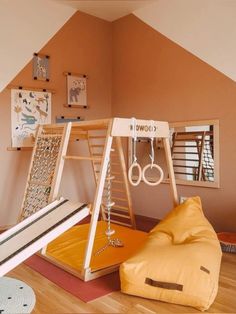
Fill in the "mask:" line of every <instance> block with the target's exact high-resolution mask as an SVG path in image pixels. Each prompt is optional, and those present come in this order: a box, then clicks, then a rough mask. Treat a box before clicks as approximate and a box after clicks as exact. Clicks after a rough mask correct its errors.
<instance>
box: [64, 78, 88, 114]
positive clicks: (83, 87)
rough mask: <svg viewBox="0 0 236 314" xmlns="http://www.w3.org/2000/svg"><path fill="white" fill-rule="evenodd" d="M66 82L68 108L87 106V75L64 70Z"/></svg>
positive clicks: (66, 105)
mask: <svg viewBox="0 0 236 314" xmlns="http://www.w3.org/2000/svg"><path fill="white" fill-rule="evenodd" d="M63 74H64V75H65V76H66V83H67V103H66V104H65V105H64V106H65V107H69V108H88V105H87V78H88V77H87V75H85V74H76V73H72V72H64V73H63Z"/></svg>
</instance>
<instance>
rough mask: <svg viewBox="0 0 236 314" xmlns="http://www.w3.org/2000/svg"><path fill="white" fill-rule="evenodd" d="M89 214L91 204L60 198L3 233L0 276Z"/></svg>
mask: <svg viewBox="0 0 236 314" xmlns="http://www.w3.org/2000/svg"><path fill="white" fill-rule="evenodd" d="M88 215H89V206H87V204H82V203H72V202H70V201H68V200H66V199H64V198H61V199H60V200H56V201H54V202H53V203H51V204H49V205H48V206H46V207H44V208H43V209H41V210H39V211H38V212H36V213H35V214H33V215H31V216H30V217H28V218H26V219H25V220H23V221H22V222H20V223H19V224H17V225H16V226H14V227H13V228H11V229H9V230H7V231H6V232H4V233H3V234H1V235H0V277H1V276H4V275H5V274H6V273H8V272H9V271H10V270H12V269H13V268H14V267H16V266H17V265H19V264H20V263H22V262H23V261H24V260H26V259H27V258H28V257H30V256H31V255H33V254H34V253H36V252H37V251H39V250H40V249H42V248H43V247H44V246H46V245H47V244H48V243H49V242H51V241H52V240H54V239H55V238H57V237H58V236H59V235H60V234H61V233H63V232H65V231H66V230H67V229H69V228H71V227H72V226H73V225H75V224H76V223H78V222H79V221H80V220H82V219H83V218H85V217H86V216H88Z"/></svg>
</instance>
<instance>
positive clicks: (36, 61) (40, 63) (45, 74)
mask: <svg viewBox="0 0 236 314" xmlns="http://www.w3.org/2000/svg"><path fill="white" fill-rule="evenodd" d="M33 78H34V80H40V81H47V82H48V81H49V56H47V55H42V54H38V53H34V57H33Z"/></svg>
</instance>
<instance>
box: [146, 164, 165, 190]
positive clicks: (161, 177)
mask: <svg viewBox="0 0 236 314" xmlns="http://www.w3.org/2000/svg"><path fill="white" fill-rule="evenodd" d="M149 168H151V169H152V168H156V169H157V170H158V171H159V172H160V178H159V180H157V181H156V182H150V181H148V180H147V179H146V177H145V173H146V171H147V169H149ZM163 178H164V173H163V170H162V169H161V167H160V166H158V165H157V164H153V165H152V164H148V165H146V166H145V167H144V168H143V171H142V179H143V181H144V182H145V183H146V184H147V185H151V186H156V185H158V184H160V183H161V181H162V180H163Z"/></svg>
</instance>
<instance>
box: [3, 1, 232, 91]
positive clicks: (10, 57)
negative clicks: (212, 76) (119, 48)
mask: <svg viewBox="0 0 236 314" xmlns="http://www.w3.org/2000/svg"><path fill="white" fill-rule="evenodd" d="M78 9H79V10H81V11H83V12H86V13H89V14H92V15H95V16H97V17H100V18H103V19H106V20H108V21H113V20H115V19H117V18H120V17H122V16H124V15H126V14H129V13H132V12H133V13H134V14H135V15H136V16H137V17H138V18H140V19H141V20H143V21H144V22H145V23H147V24H148V25H150V26H151V27H153V28H154V29H156V30H157V31H159V32H160V33H162V34H163V35H165V36H166V37H168V38H169V39H171V40H173V41H174V42H176V43H177V44H179V45H180V46H182V47H183V48H185V49H186V50H188V51H189V52H191V53H193V54H194V55H196V56H197V57H199V58H200V59H202V60H203V61H205V62H206V63H208V64H209V65H211V66H212V67H214V68H216V69H217V70H219V71H221V72H222V73H224V74H225V75H227V76H228V77H230V78H231V79H232V80H234V81H236V40H235V38H236V1H235V0H127V1H126V0H123V1H121V0H114V1H113V0H109V1H100V0H99V1H97V0H95V1H90V0H84V1H83V0H82V1H81V0H1V1H0V26H1V28H0V42H1V49H0V69H1V71H0V92H1V91H2V90H3V89H4V88H5V87H6V85H7V84H8V83H9V82H10V81H11V80H12V79H13V78H14V77H15V76H16V75H17V73H18V72H19V71H20V70H21V69H22V68H23V67H24V66H25V65H26V64H27V63H28V62H29V61H30V60H31V58H32V56H33V53H34V52H37V51H39V50H40V49H41V48H42V47H43V46H44V45H45V44H46V43H47V42H48V40H49V39H50V38H51V37H52V36H53V35H54V34H55V33H56V32H57V31H58V30H59V29H60V28H61V27H62V26H63V25H64V23H65V22H66V21H67V20H68V19H69V18H70V17H71V16H72V15H73V14H74V13H75V12H76V10H78Z"/></svg>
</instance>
